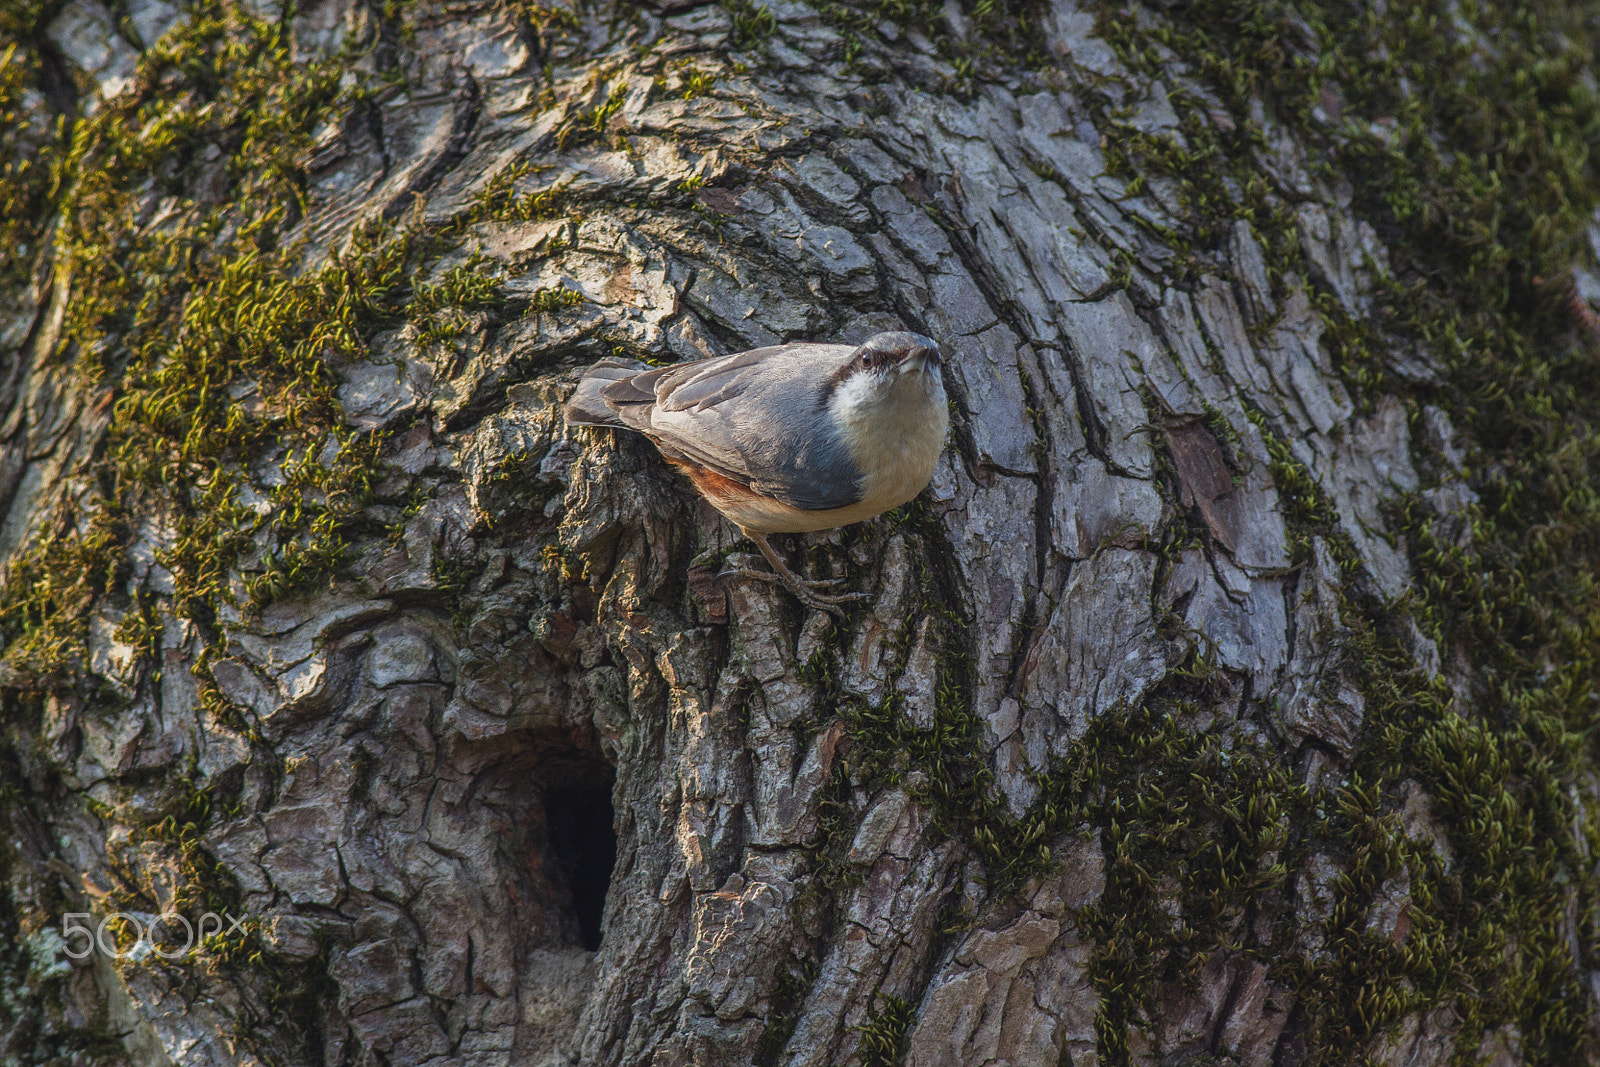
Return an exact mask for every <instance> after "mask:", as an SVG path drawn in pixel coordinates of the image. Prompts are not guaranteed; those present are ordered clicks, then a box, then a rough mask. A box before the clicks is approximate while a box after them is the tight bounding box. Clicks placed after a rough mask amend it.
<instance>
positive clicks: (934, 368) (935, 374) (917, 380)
mask: <svg viewBox="0 0 1600 1067" xmlns="http://www.w3.org/2000/svg"><path fill="white" fill-rule="evenodd" d="M833 383H834V390H835V395H836V396H837V397H838V399H839V400H841V401H843V402H844V403H845V404H846V406H849V407H855V406H857V405H860V404H871V403H873V402H881V401H884V400H888V399H889V398H890V397H896V398H901V399H911V397H912V396H913V395H918V394H920V395H924V396H931V394H932V393H934V392H937V394H938V397H939V400H940V402H941V403H942V402H943V397H944V382H943V380H942V378H941V377H940V374H939V343H938V342H937V341H935V340H933V339H932V338H931V337H924V336H923V335H922V334H920V333H905V332H895V333H880V334H875V335H873V336H872V337H869V338H868V339H867V340H866V342H865V343H863V344H862V345H861V346H860V347H858V348H857V349H856V350H855V351H854V352H852V353H850V356H849V358H848V359H847V360H845V362H844V364H843V365H842V366H840V367H839V369H838V370H837V371H835V372H834V374H833Z"/></svg>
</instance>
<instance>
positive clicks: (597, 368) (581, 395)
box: [567, 356, 650, 429]
mask: <svg viewBox="0 0 1600 1067" xmlns="http://www.w3.org/2000/svg"><path fill="white" fill-rule="evenodd" d="M649 369H650V368H649V367H648V366H646V365H645V364H643V363H640V362H638V361H637V360H631V359H617V358H615V357H612V356H608V357H606V358H605V359H602V360H601V361H600V362H598V363H596V364H595V365H594V366H592V367H590V368H589V369H588V370H586V371H584V372H583V378H582V380H580V381H579V382H578V389H577V391H576V392H574V393H573V394H572V399H571V400H569V401H567V425H569V426H616V427H620V428H623V429H627V428H628V424H627V423H625V422H623V421H622V420H621V419H619V418H618V417H617V413H616V412H615V411H613V410H612V409H611V407H610V405H608V404H607V403H606V402H605V398H604V397H602V396H601V395H600V390H602V389H604V388H605V387H606V386H608V385H610V384H611V383H612V382H619V381H622V380H623V379H625V378H631V377H633V376H634V375H635V374H638V373H639V372H640V371H644V370H649Z"/></svg>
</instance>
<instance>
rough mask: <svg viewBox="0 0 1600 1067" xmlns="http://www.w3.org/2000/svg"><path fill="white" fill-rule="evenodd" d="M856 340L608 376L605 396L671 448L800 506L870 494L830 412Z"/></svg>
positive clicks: (822, 506)
mask: <svg viewBox="0 0 1600 1067" xmlns="http://www.w3.org/2000/svg"><path fill="white" fill-rule="evenodd" d="M851 351H853V350H852V349H851V348H850V346H848V345H819V344H790V345H777V346H774V347H771V348H758V349H754V350H752V351H749V352H740V353H736V354H734V355H730V356H721V357H717V358H713V359H702V360H695V361H694V362H692V363H680V364H676V365H674V366H671V367H661V368H657V369H655V370H650V371H646V372H644V373H642V374H638V375H635V376H633V377H630V378H628V379H625V380H623V381H617V382H613V383H611V384H608V385H607V386H606V387H605V388H604V389H603V390H602V393H601V395H602V396H603V397H604V399H605V402H606V403H607V404H608V405H610V406H611V407H612V408H613V409H614V410H615V411H616V412H617V415H618V417H619V418H621V419H622V420H623V421H624V422H625V423H627V424H628V425H629V426H631V427H633V428H635V429H638V430H640V431H642V432H644V433H646V434H648V435H649V436H650V437H651V438H653V439H654V440H655V441H656V443H657V444H658V445H660V446H661V447H662V449H663V451H669V452H671V453H677V454H681V455H682V456H684V457H685V458H687V459H689V460H691V461H693V462H696V463H699V464H701V465H702V466H705V467H709V468H710V469H711V470H713V471H716V472H717V473H718V474H721V475H723V476H725V477H728V478H732V479H734V480H736V481H738V482H741V483H743V484H745V485H748V486H749V487H750V488H752V489H754V490H755V491H756V492H758V493H763V494H765V495H767V496H770V497H773V498H774V499H777V500H780V501H782V502H783V503H786V504H789V505H791V506H793V507H798V508H803V509H806V510H812V511H820V510H828V509H831V508H839V507H846V506H848V505H850V504H854V503H856V502H857V501H859V500H860V499H861V493H862V486H861V479H860V475H859V471H858V468H857V466H856V464H855V462H854V460H853V458H852V457H851V455H850V452H849V448H848V446H846V444H845V443H844V440H843V439H842V438H841V437H840V436H839V434H838V433H837V432H836V430H835V429H834V427H833V424H832V423H831V422H830V421H829V420H827V419H826V418H824V417H823V416H824V411H825V408H826V400H827V396H828V390H829V388H830V378H831V376H832V374H833V372H834V371H835V370H836V369H837V368H838V367H839V365H840V363H841V362H842V361H843V359H844V358H846V357H847V356H849V354H850V353H851Z"/></svg>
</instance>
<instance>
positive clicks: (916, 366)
mask: <svg viewBox="0 0 1600 1067" xmlns="http://www.w3.org/2000/svg"><path fill="white" fill-rule="evenodd" d="M938 366H939V350H938V349H937V348H919V349H917V350H916V351H915V352H913V353H911V355H909V356H907V357H906V358H905V359H903V360H901V361H900V373H901V374H907V373H909V372H911V371H914V370H915V371H922V370H928V369H929V368H934V369H937V368H938Z"/></svg>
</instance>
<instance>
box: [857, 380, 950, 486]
mask: <svg viewBox="0 0 1600 1067" xmlns="http://www.w3.org/2000/svg"><path fill="white" fill-rule="evenodd" d="M873 377H875V376H874V375H871V374H853V375H851V376H850V377H849V378H846V379H845V380H844V381H843V382H841V383H840V384H839V387H838V389H837V390H835V392H834V394H833V397H832V399H831V400H830V401H829V404H828V406H829V408H830V409H831V411H832V414H833V417H834V418H835V419H836V420H837V424H838V426H839V428H840V430H841V432H842V434H843V437H844V440H845V444H846V445H847V446H848V447H849V449H850V455H851V458H853V459H854V460H855V463H856V466H857V467H858V468H859V469H860V470H861V471H862V472H863V477H862V484H861V491H862V496H863V503H870V504H872V505H873V506H874V507H875V509H876V511H874V512H873V513H874V514H876V512H877V511H885V510H888V509H889V508H892V507H896V506H898V505H900V504H904V503H905V502H906V501H908V500H910V499H911V498H912V497H914V496H916V495H917V494H918V493H920V492H922V488H923V486H925V485H927V484H928V480H929V479H930V478H932V477H933V468H934V466H935V465H936V464H937V463H938V462H939V454H940V453H941V452H943V451H944V438H945V433H946V431H948V430H949V428H950V412H949V409H948V406H947V405H946V402H945V394H944V383H943V382H942V381H941V380H940V378H939V372H938V369H937V367H931V368H929V369H927V370H922V371H907V372H906V373H903V374H896V375H895V377H894V379H893V380H892V381H891V382H890V383H889V386H888V388H887V389H883V388H881V387H879V386H878V384H877V383H876V382H874V381H872V378H873Z"/></svg>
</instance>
